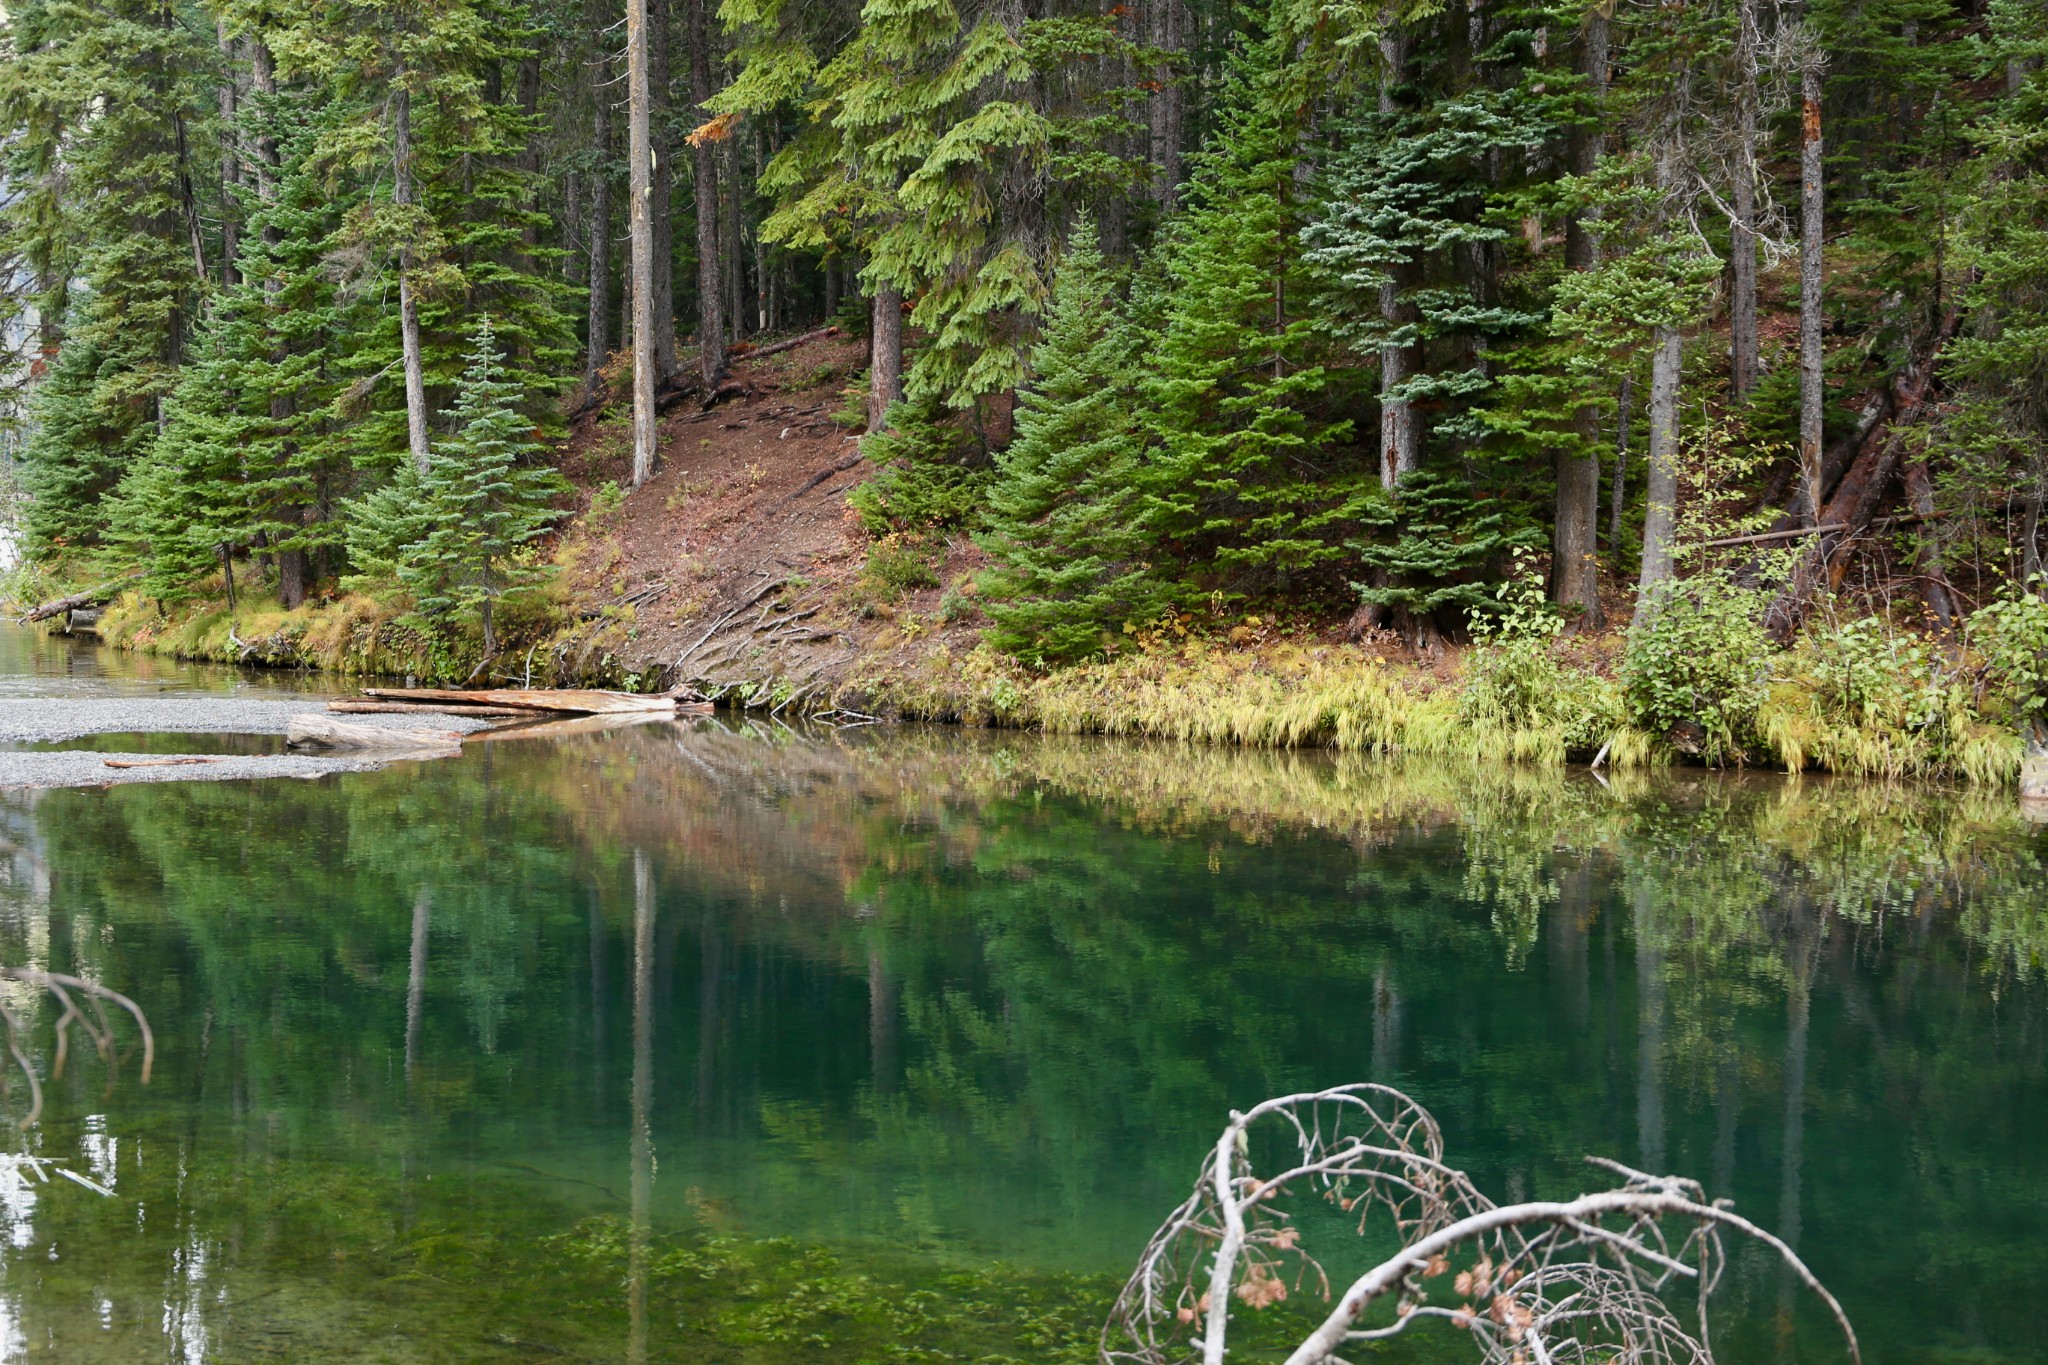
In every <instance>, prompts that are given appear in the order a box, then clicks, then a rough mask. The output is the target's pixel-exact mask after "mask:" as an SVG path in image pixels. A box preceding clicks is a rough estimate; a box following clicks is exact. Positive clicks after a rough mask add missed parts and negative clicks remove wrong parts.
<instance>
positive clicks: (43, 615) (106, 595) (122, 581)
mask: <svg viewBox="0 0 2048 1365" xmlns="http://www.w3.org/2000/svg"><path fill="white" fill-rule="evenodd" d="M140 577H142V575H141V574H140V573H132V574H129V575H128V576H127V577H126V578H116V579H114V580H113V581H112V582H108V583H102V584H100V585H99V586H98V587H95V588H87V589H86V590H85V591H84V592H74V593H72V594H71V595H70V596H69V597H59V598H56V599H54V600H52V601H48V602H44V603H41V604H40V605H38V606H33V607H30V608H29V609H28V612H27V613H26V614H25V615H23V616H20V617H17V618H16V623H17V624H19V625H24V626H26V625H30V624H32V623H34V622H36V621H47V620H49V619H50V618H51V617H52V616H62V615H64V614H65V613H66V612H72V611H77V610H78V609H79V608H81V607H97V606H101V605H103V604H104V603H107V602H111V601H113V600H114V599H115V598H116V597H119V596H120V595H121V591H122V589H124V588H126V587H127V586H128V585H129V584H130V583H133V582H134V581H135V580H136V579H138V578H140Z"/></svg>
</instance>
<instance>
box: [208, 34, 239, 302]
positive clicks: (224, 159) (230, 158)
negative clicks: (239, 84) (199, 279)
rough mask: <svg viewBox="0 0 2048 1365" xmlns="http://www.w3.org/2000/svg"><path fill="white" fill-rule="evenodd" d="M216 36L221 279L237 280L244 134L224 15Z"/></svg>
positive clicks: (232, 44) (226, 281)
mask: <svg viewBox="0 0 2048 1365" xmlns="http://www.w3.org/2000/svg"><path fill="white" fill-rule="evenodd" d="M214 38H215V40H216V41H217V42H218V43H219V44H220V63H221V80H220V90H219V92H218V93H219V96H220V136H221V148H220V188H221V211H220V282H221V283H222V284H224V285H232V284H235V283H236V282H237V281H238V280H239V278H240V277H239V275H238V274H237V273H236V268H235V263H236V258H237V256H238V255H239V251H238V248H239V246H240V242H239V240H238V234H237V232H236V229H237V228H238V227H239V226H240V225H239V224H238V223H237V222H236V217H237V215H238V214H239V213H240V212H241V206H240V205H239V204H237V203H236V202H235V189H236V187H237V186H239V185H240V184H241V183H242V157H241V151H240V148H239V147H237V146H236V139H237V138H239V137H240V136H241V133H240V131H239V129H238V127H237V124H236V121H235V104H236V97H237V96H238V95H239V94H240V92H239V91H238V90H237V89H236V88H235V80H236V77H235V40H234V39H233V38H230V37H229V36H228V25H227V21H226V20H225V19H221V20H216V21H215V23H214Z"/></svg>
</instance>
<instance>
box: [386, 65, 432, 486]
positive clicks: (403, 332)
mask: <svg viewBox="0 0 2048 1365" xmlns="http://www.w3.org/2000/svg"><path fill="white" fill-rule="evenodd" d="M393 85H394V87H395V88H394V90H393V92H392V95H391V202H392V203H394V204H397V205H399V206H401V207H407V208H409V207H411V205H412V204H413V201H414V198H415V195H414V192H413V179H412V95H411V93H410V92H409V91H407V90H406V88H405V68H404V66H403V65H400V66H399V68H398V70H397V72H396V73H395V74H394V76H393ZM406 240H408V241H410V240H411V234H410V233H408V234H407V236H406ZM412 267H413V257H412V248H411V247H409V246H401V247H400V248H399V249H398V345H399V352H400V355H401V357H402V359H403V361H404V365H405V440H406V446H407V448H408V449H409V450H410V451H411V452H412V467H413V469H414V470H415V471H416V472H417V473H418V474H419V475H420V476H421V477H422V478H424V477H426V473H427V469H428V466H429V462H430V461H431V460H432V458H433V452H432V450H431V448H430V447H429V446H428V444H427V376H426V366H425V363H424V362H423V361H422V360H421V358H420V305H419V298H418V297H417V294H416V292H415V290H414V289H413V283H412Z"/></svg>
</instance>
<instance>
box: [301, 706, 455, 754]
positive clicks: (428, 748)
mask: <svg viewBox="0 0 2048 1365" xmlns="http://www.w3.org/2000/svg"><path fill="white" fill-rule="evenodd" d="M284 742H285V746H286V747H287V748H292V749H374V750H378V751H382V752H387V753H396V752H415V753H417V752H427V753H435V752H451V751H454V750H456V749H459V748H461V747H462V736H461V735H460V734H458V733H456V732H455V731H453V730H398V729H394V728H392V727H391V726H388V725H352V724H350V723H349V722H347V721H341V720H330V719H329V718H327V717H326V716H317V715H307V716H293V717H292V718H291V719H290V720H289V721H288V722H286V724H285V731H284Z"/></svg>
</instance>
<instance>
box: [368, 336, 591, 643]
mask: <svg viewBox="0 0 2048 1365" xmlns="http://www.w3.org/2000/svg"><path fill="white" fill-rule="evenodd" d="M520 396H521V395H520V393H519V386H518V385H517V384H516V383H515V382H514V381H513V379H512V378H511V374H510V372H509V371H508V369H507V368H506V365H505V357H504V353H503V351H501V350H500V349H499V345H498V338H497V333H496V330H495V328H494V327H493V325H492V322H491V318H490V315H489V314H485V315H484V316H483V317H482V318H481V319H480V320H479V321H478V323H477V329H476V334H475V341H474V349H473V350H471V352H470V354H469V368H468V369H467V370H465V371H464V372H463V375H462V380H461V383H460V384H459V385H458V386H457V389H456V397H455V405H454V409H453V411H452V412H451V413H450V419H451V421H452V423H453V425H454V428H455V431H454V434H453V435H452V436H450V437H448V438H447V439H445V440H444V441H442V442H441V443H440V447H439V449H437V450H436V451H434V452H433V455H432V457H431V459H429V461H428V464H427V471H426V473H425V474H424V475H422V474H419V473H418V472H417V471H415V470H414V469H413V468H412V466H411V465H409V464H408V465H405V466H403V467H402V468H401V469H400V471H399V474H398V476H397V477H396V478H395V479H393V480H392V481H391V482H390V483H388V484H386V485H384V487H382V488H380V489H378V490H377V491H376V492H374V493H372V494H371V495H370V496H369V497H367V498H365V499H363V500H362V501H361V502H360V503H359V504H358V506H357V509H356V516H355V518H354V525H353V527H352V528H351V531H350V537H349V549H350V553H351V554H352V555H353V556H354V557H355V559H356V562H357V563H358V565H360V566H361V567H363V568H365V569H367V570H369V571H370V572H372V573H376V572H385V573H389V574H391V575H392V576H393V577H394V578H396V579H397V581H398V583H399V584H400V585H401V586H402V587H404V588H405V589H406V590H407V591H408V592H410V593H411V594H412V595H413V601H414V604H415V608H416V610H417V611H418V612H419V614H420V615H422V616H424V617H427V618H429V619H445V618H448V617H453V616H458V615H468V614H471V613H474V614H475V616H476V618H477V621H478V624H479V625H480V627H481V628H482V632H483V647H484V653H485V654H486V655H490V654H494V653H496V652H497V648H498V635H497V623H496V618H495V613H496V607H497V604H498V603H499V602H500V601H501V600H502V599H503V598H505V597H506V596H507V595H508V594H512V593H516V592H519V591H522V590H524V589H529V588H532V587H535V586H537V585H539V584H540V583H542V582H545V581H546V579H547V578H548V576H549V572H550V570H549V569H548V567H547V566H546V565H543V564H540V563H538V562H536V561H535V559H534V557H533V549H532V547H533V542H534V541H535V540H536V539H537V538H538V537H539V535H540V534H541V532H542V531H543V530H545V529H546V528H547V526H548V525H549V523H551V522H552V521H553V520H554V519H555V517H556V515H557V514H556V513H555V511H554V510H553V508H552V506H551V504H552V502H553V500H554V498H555V497H556V496H557V495H558V494H559V493H560V492H561V491H562V490H563V488H564V484H563V482H562V479H561V476H560V475H558V474H556V473H555V472H554V471H553V470H552V469H548V468H546V467H544V466H541V465H539V464H538V463H536V461H537V459H538V457H539V454H540V452H541V443H540V442H539V440H538V439H536V437H535V434H534V429H533V423H532V419H531V418H529V417H527V416H526V415H525V414H523V413H522V412H521V411H520Z"/></svg>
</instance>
